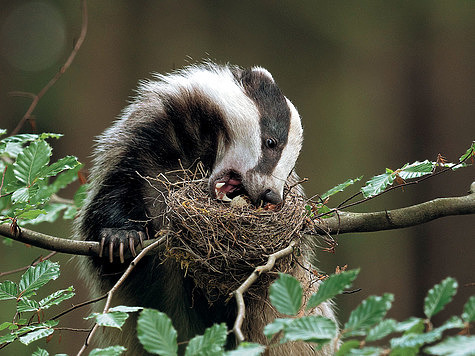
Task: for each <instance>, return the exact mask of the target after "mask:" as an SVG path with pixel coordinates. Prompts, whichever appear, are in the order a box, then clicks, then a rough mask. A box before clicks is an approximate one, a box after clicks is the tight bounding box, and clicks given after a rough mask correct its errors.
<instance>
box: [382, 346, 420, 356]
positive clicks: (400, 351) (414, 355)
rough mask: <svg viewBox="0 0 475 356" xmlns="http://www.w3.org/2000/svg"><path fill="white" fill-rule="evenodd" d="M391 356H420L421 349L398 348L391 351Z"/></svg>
mask: <svg viewBox="0 0 475 356" xmlns="http://www.w3.org/2000/svg"><path fill="white" fill-rule="evenodd" d="M389 355H390V356H418V355H419V347H396V348H395V349H392V350H391V353H390V354H389Z"/></svg>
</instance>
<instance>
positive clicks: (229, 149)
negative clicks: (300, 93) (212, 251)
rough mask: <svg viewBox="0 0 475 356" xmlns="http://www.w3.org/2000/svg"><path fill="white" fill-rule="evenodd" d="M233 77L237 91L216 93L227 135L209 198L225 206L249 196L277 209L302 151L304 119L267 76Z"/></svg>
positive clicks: (257, 72)
mask: <svg viewBox="0 0 475 356" xmlns="http://www.w3.org/2000/svg"><path fill="white" fill-rule="evenodd" d="M228 71H229V72H230V73H232V76H233V82H234V86H235V88H227V89H228V90H224V91H223V92H221V93H217V94H218V95H220V99H219V101H222V103H221V105H220V106H221V108H224V116H225V127H226V130H227V135H226V136H222V138H221V139H220V142H219V144H218V152H217V155H216V161H215V164H214V167H213V169H212V173H211V176H210V180H209V189H210V194H211V195H212V196H213V197H216V198H217V199H221V200H225V201H227V200H229V199H231V198H233V197H234V196H237V195H240V194H246V195H248V196H249V197H250V199H251V200H252V202H253V203H254V204H256V205H259V204H262V203H264V204H265V203H272V204H278V203H280V202H281V201H282V199H283V191H284V185H285V182H286V180H287V178H288V177H289V175H290V174H291V172H292V170H293V168H294V166H295V162H296V160H297V157H298V155H299V152H300V149H301V146H302V126H301V122H300V116H299V114H298V112H297V110H296V109H295V107H294V106H293V105H292V103H291V102H290V101H289V100H288V99H287V98H286V97H285V96H284V95H283V94H282V92H281V91H280V89H279V88H278V86H277V85H276V83H275V81H274V79H273V78H272V75H271V74H270V73H269V72H268V71H267V70H265V69H263V68H261V67H253V68H251V69H247V70H242V69H239V68H228Z"/></svg>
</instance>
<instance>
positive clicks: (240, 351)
mask: <svg viewBox="0 0 475 356" xmlns="http://www.w3.org/2000/svg"><path fill="white" fill-rule="evenodd" d="M265 349H266V347H265V346H263V345H260V344H256V343H253V342H241V343H240V344H239V346H238V348H237V349H236V350H233V351H228V352H226V353H225V354H224V355H225V356H259V355H262V353H263V352H264V351H265Z"/></svg>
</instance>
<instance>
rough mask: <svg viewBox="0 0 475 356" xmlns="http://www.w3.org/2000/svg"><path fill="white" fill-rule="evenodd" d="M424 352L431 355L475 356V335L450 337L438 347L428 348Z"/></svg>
mask: <svg viewBox="0 0 475 356" xmlns="http://www.w3.org/2000/svg"><path fill="white" fill-rule="evenodd" d="M424 351H425V352H427V353H429V354H431V355H451V356H469V355H475V335H473V336H461V335H458V336H454V337H449V338H447V339H445V340H444V341H442V342H441V343H439V344H437V345H434V346H431V347H426V348H425V349H424Z"/></svg>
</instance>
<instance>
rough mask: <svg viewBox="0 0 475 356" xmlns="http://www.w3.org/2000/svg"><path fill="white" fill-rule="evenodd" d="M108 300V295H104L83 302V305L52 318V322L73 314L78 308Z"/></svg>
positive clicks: (75, 306) (74, 306)
mask: <svg viewBox="0 0 475 356" xmlns="http://www.w3.org/2000/svg"><path fill="white" fill-rule="evenodd" d="M106 298H107V294H104V295H101V296H100V297H98V298H95V299H91V300H88V301H85V302H82V303H79V304H76V305H73V306H72V307H71V308H69V309H67V310H65V311H63V312H61V313H59V314H58V315H56V316H54V317H52V318H51V320H56V319H58V318H60V317H62V316H63V315H65V314H67V313H70V312H72V311H73V310H76V309H78V308H81V307H84V306H86V305H89V304H93V303H96V302H98V301H101V300H102V299H106Z"/></svg>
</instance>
